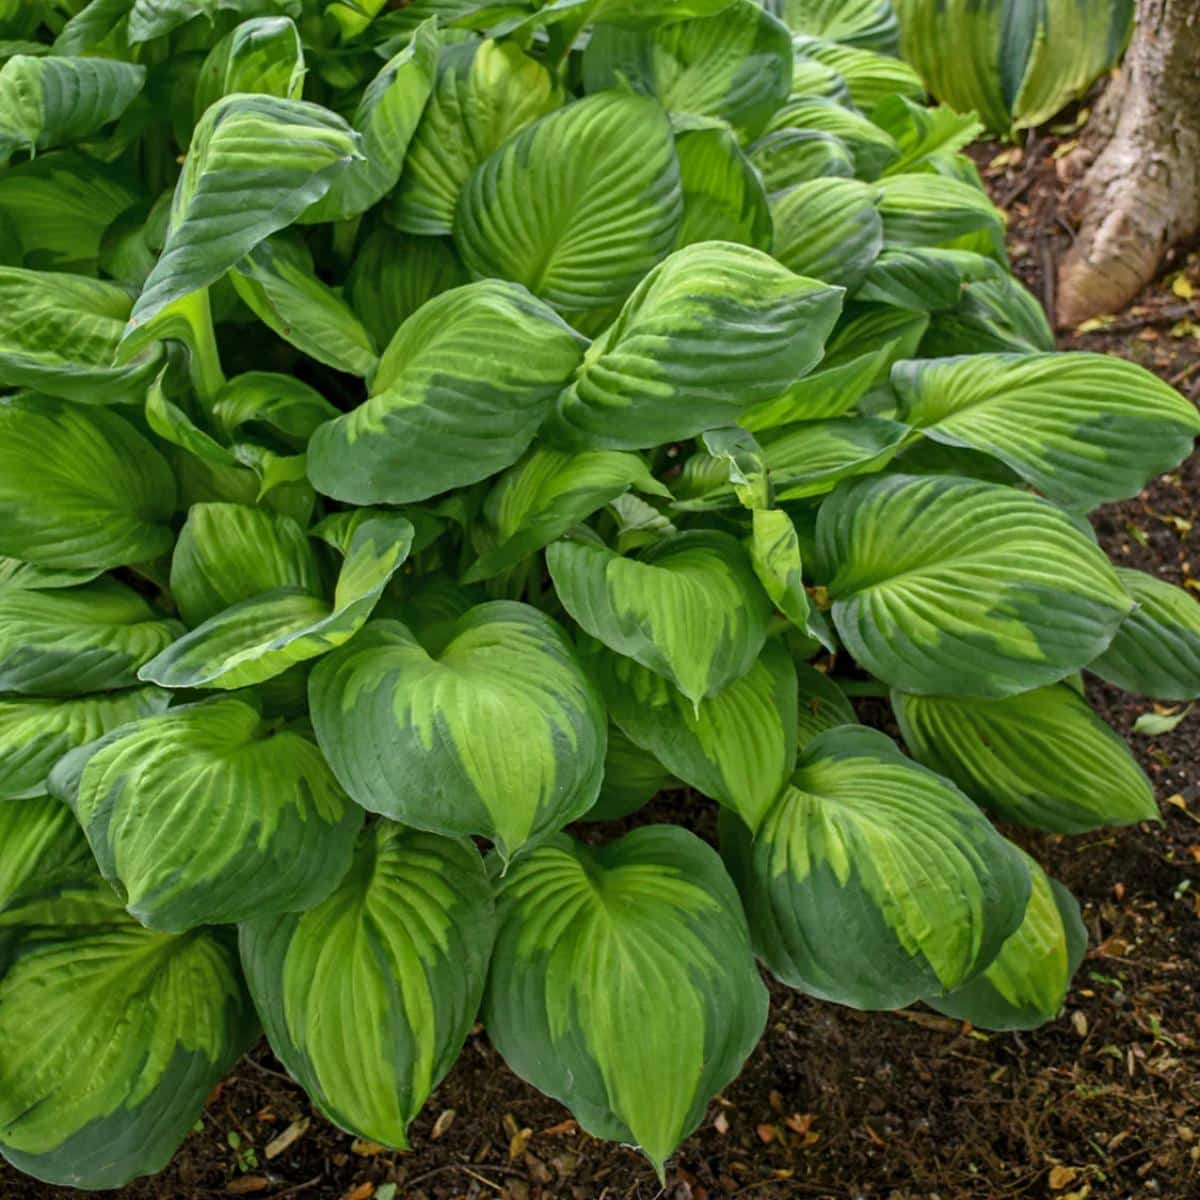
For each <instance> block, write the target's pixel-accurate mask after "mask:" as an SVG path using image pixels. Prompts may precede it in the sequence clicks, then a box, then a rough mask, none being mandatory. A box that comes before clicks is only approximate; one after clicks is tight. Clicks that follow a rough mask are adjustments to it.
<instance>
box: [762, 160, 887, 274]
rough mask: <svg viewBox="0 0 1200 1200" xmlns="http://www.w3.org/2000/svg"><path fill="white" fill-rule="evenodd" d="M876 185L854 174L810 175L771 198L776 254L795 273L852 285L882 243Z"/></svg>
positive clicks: (865, 271)
mask: <svg viewBox="0 0 1200 1200" xmlns="http://www.w3.org/2000/svg"><path fill="white" fill-rule="evenodd" d="M878 196H879V193H878V190H877V189H876V188H875V187H874V186H873V185H871V184H867V183H861V182H860V181H859V180H857V179H814V180H812V181H810V182H809V183H800V184H797V185H796V186H795V187H792V188H789V189H788V190H787V191H786V192H784V193H783V195H782V196H779V197H778V198H777V199H775V200H774V201H773V202H772V204H771V217H772V220H773V221H774V223H775V250H774V253H775V256H776V257H777V258H778V259H779V261H780V262H781V263H783V264H784V265H785V266H787V267H790V268H791V269H792V270H793V271H795V272H796V273H797V274H798V275H807V276H810V277H811V278H813V279H823V280H825V281H826V282H827V283H834V284H838V285H839V286H841V287H846V288H849V289H850V290H851V291H853V290H854V289H855V288H857V287H858V285H859V284H860V283H862V281H863V280H864V279H865V278H866V274H867V271H868V270H869V269H870V266H871V264H872V263H873V262H874V261H875V259H876V258H877V257H878V255H879V252H880V251H881V250H882V249H883V221H882V220H881V219H880V216H879V210H878V209H877V208H876V204H877V201H878Z"/></svg>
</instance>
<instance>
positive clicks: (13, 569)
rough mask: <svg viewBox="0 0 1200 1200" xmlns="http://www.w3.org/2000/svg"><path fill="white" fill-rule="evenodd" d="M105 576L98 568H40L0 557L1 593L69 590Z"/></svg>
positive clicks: (33, 564)
mask: <svg viewBox="0 0 1200 1200" xmlns="http://www.w3.org/2000/svg"><path fill="white" fill-rule="evenodd" d="M100 574H103V572H102V571H101V570H100V569H99V568H98V567H80V568H78V569H75V570H72V569H70V568H59V567H40V566H38V565H37V564H36V563H26V562H21V560H20V559H17V558H5V557H0V591H2V590H5V589H16V588H28V589H31V590H34V591H37V590H38V589H39V588H51V589H53V588H68V587H75V586H76V584H80V583H90V582H91V581H92V580H93V579H95V578H96V576H97V575H100Z"/></svg>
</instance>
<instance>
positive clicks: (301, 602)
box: [138, 510, 413, 689]
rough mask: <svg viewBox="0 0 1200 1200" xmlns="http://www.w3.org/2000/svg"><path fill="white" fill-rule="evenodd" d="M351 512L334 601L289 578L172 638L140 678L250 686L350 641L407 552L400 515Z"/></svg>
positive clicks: (408, 536)
mask: <svg viewBox="0 0 1200 1200" xmlns="http://www.w3.org/2000/svg"><path fill="white" fill-rule="evenodd" d="M354 517H355V518H361V519H360V520H357V521H356V524H355V526H354V530H353V535H352V537H351V540H350V542H349V545H348V547H347V548H346V550H345V559H344V561H343V562H342V569H341V573H340V574H339V575H338V580H337V587H336V588H335V590H334V594H333V600H332V602H330V601H327V600H325V599H323V598H321V597H318V596H314V595H312V594H311V593H310V592H307V591H305V590H304V589H303V588H302V587H297V586H295V585H294V584H293V585H288V586H284V587H277V588H274V589H272V590H271V591H268V592H262V593H261V594H259V595H257V596H253V597H251V598H250V599H248V600H243V601H241V602H239V603H237V604H234V605H233V606H232V607H230V608H226V609H224V610H223V611H221V612H219V613H217V614H216V616H213V617H210V618H209V619H208V620H207V621H205V622H204V623H203V624H201V625H199V626H198V627H197V628H196V629H193V630H192V631H191V633H188V634H185V635H184V636H183V637H181V638H180V639H179V640H178V641H177V642H173V643H172V644H171V645H170V646H168V647H167V648H166V649H165V650H164V651H163V652H162V653H161V654H159V655H158V656H157V657H156V658H154V659H152V660H151V661H150V662H148V663H146V665H145V666H143V667H142V669H141V670H140V671H139V672H138V678H140V679H144V680H147V681H149V682H151V683H158V684H161V685H162V686H163V687H169V688H194V687H210V688H223V689H232V688H240V687H248V686H250V685H252V684H256V683H261V682H263V681H264V680H267V679H271V678H272V677H273V676H276V675H280V674H282V673H283V672H284V671H286V670H287V669H288V668H289V667H290V666H292V665H293V664H295V663H298V662H305V661H306V660H308V659H310V658H317V657H318V656H320V655H322V654H324V653H326V652H327V651H329V650H332V649H334V648H335V647H337V646H340V645H342V643H343V642H347V641H349V640H350V638H352V637H353V636H354V635H355V634H356V633H357V632H358V631H359V630H360V629H361V628H362V627H363V625H364V624H365V623H366V621H367V618H368V617H370V615H371V610H372V609H373V608H374V607H375V604H376V602H377V601H378V599H379V597H380V596H381V595H382V594H383V589H384V588H385V587H386V586H387V584H388V581H389V580H390V579H391V578H392V576H393V575H394V574H395V573H396V572H397V571H398V570H399V569H400V567H401V566H402V565H403V563H404V561H405V560H406V559H407V558H408V552H409V549H410V547H411V546H412V539H413V527H412V525H411V523H410V522H409V521H407V520H406V519H405V518H404V517H401V516H398V515H395V514H392V513H384V514H376V513H372V512H371V511H369V510H366V511H363V512H361V513H355V514H354ZM243 578H244V576H243ZM239 584H240V581H238V583H235V586H239Z"/></svg>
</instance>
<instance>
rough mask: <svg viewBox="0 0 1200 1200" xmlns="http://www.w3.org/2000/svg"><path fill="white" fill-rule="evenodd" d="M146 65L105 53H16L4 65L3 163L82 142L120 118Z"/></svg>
mask: <svg viewBox="0 0 1200 1200" xmlns="http://www.w3.org/2000/svg"><path fill="white" fill-rule="evenodd" d="M145 80H146V68H145V67H139V66H136V65H135V64H133V63H123V62H111V61H109V60H107V59H103V58H68V57H66V56H62V55H54V56H46V57H37V58H35V57H31V56H29V55H26V54H15V55H13V57H11V58H10V59H9V60H8V61H7V62H6V63H5V64H4V66H3V67H0V164H6V163H7V162H8V160H9V158H11V157H12V155H13V154H14V153H16V152H18V151H27V152H28V153H30V154H34V153H36V152H37V151H39V150H49V149H52V148H54V147H56V146H66V145H69V144H71V143H73V142H78V141H80V140H82V139H83V138H85V137H87V136H88V135H89V134H92V133H95V132H96V131H97V130H98V129H100V128H101V127H103V126H105V125H107V124H108V123H109V122H110V121H115V120H116V119H117V118H118V117H119V116H120V115H121V114H122V113H123V112H124V111H125V109H126V108H128V107H129V105H130V104H131V103H132V101H133V99H134V97H135V96H136V95H137V94H138V93H139V92H140V91H141V90H142V85H143V84H144V83H145Z"/></svg>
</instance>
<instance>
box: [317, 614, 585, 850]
mask: <svg viewBox="0 0 1200 1200" xmlns="http://www.w3.org/2000/svg"><path fill="white" fill-rule="evenodd" d="M309 699H310V704H311V708H312V719H313V725H314V726H315V728H316V731H317V737H318V738H319V740H320V743H321V748H322V749H323V750H324V751H325V757H326V758H327V759H328V760H329V762H330V764H331V765H332V766H333V769H334V771H335V773H336V774H337V777H338V779H339V780H341V782H342V786H343V787H344V788H345V789H346V790H347V791H348V792H349V793H350V795H351V796H353V797H354V799H355V800H357V801H358V803H359V804H361V805H362V806H363V807H364V808H366V809H368V810H369V811H371V812H378V813H383V814H384V815H385V816H388V817H393V818H395V819H396V820H398V821H403V822H404V823H405V824H406V825H411V826H413V827H414V828H417V829H426V830H429V831H430V832H432V833H444V834H453V835H464V834H475V835H479V836H483V837H487V838H491V839H492V840H493V841H494V842H495V843H496V846H497V848H498V849H499V851H500V853H501V854H502V855H503V856H504V857H505V858H506V859H507V858H509V857H510V856H511V855H513V854H515V853H516V852H517V851H518V850H519V849H520V848H521V847H522V846H523V845H524V844H525V843H526V842H529V841H532V840H536V839H539V838H543V837H545V836H546V835H547V834H551V833H554V832H555V831H557V830H559V829H561V828H562V827H563V826H564V825H566V824H567V823H568V822H569V821H572V820H574V819H575V818H576V817H580V816H582V815H583V814H584V813H585V812H587V810H588V809H589V808H590V807H591V806H592V804H593V802H594V801H595V799H596V793H597V792H598V791H599V788H600V775H601V770H602V768H603V763H604V744H605V733H606V721H605V717H604V706H603V704H602V702H601V700H600V696H599V694H598V693H597V691H596V689H595V687H594V686H593V685H592V683H591V682H590V681H589V680H588V678H587V676H586V675H585V674H584V673H583V670H582V669H581V668H580V666H579V663H578V661H577V660H576V658H575V655H574V653H573V651H572V649H571V646H570V643H569V642H568V640H567V637H566V635H565V634H564V633H563V631H562V629H561V628H559V626H558V625H556V624H555V623H554V622H553V621H552V620H550V618H549V617H547V616H544V615H543V614H542V613H540V612H538V611H537V610H536V609H534V608H531V607H529V606H528V605H525V604H516V603H513V602H510V601H505V600H498V601H494V602H492V603H488V604H481V605H479V606H477V607H475V608H473V609H471V610H470V611H469V612H468V613H467V614H466V615H465V616H463V617H461V618H460V619H459V620H457V621H456V622H455V623H454V624H453V626H452V627H451V628H450V630H449V631H448V635H447V637H446V641H445V643H444V644H443V645H442V646H440V647H437V648H435V649H434V650H433V652H429V651H427V650H426V649H425V648H424V647H423V646H422V644H421V643H420V642H419V641H418V640H417V638H416V637H415V636H414V635H413V634H412V632H411V631H410V630H409V629H408V628H407V627H406V626H404V625H401V624H400V623H399V622H398V621H375V622H372V623H371V624H370V625H369V626H368V627H367V628H366V629H365V630H363V632H362V633H361V634H360V635H359V636H358V637H357V638H355V640H354V642H353V644H351V645H349V646H347V647H346V648H345V649H344V650H341V651H339V652H338V653H336V654H333V655H331V656H330V657H329V658H328V659H326V660H325V661H324V662H322V663H319V664H318V666H317V668H316V670H315V671H314V672H313V675H312V682H311V684H310V687H309Z"/></svg>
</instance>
